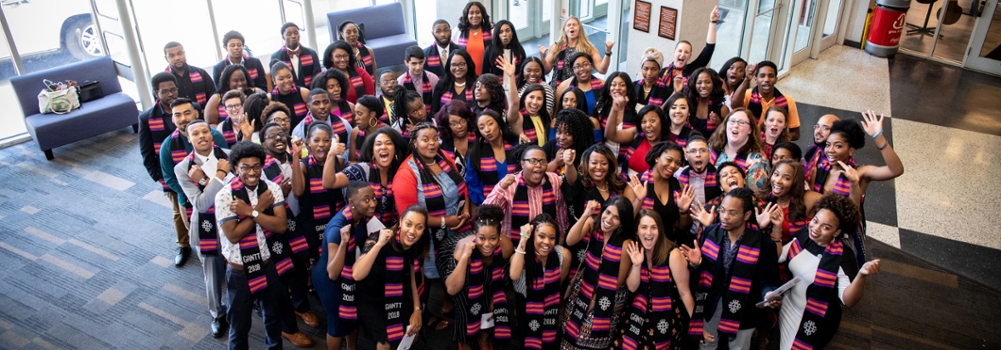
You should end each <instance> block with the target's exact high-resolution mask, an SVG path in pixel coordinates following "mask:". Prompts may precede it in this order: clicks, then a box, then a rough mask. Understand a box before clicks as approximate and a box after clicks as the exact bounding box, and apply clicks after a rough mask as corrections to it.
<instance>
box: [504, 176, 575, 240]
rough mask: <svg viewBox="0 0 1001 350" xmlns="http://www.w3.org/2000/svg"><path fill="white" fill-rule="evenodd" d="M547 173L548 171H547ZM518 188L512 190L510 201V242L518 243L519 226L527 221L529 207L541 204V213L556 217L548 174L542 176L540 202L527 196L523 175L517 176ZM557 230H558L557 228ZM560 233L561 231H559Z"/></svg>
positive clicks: (552, 191)
mask: <svg viewBox="0 0 1001 350" xmlns="http://www.w3.org/2000/svg"><path fill="white" fill-rule="evenodd" d="M547 174H548V173H547ZM517 185H518V188H516V189H515V190H514V198H513V200H512V201H511V242H514V244H518V242H519V241H521V226H522V225H524V224H527V223H529V222H530V221H531V220H532V218H531V217H529V212H530V211H531V209H530V208H531V207H533V206H534V207H538V206H539V205H541V206H542V211H541V212H542V213H546V214H549V215H552V216H553V217H556V191H557V190H556V189H553V184H552V183H551V182H549V176H548V175H546V176H543V178H542V183H541V184H539V186H542V203H531V201H530V200H529V198H528V185H526V184H525V176H524V175H523V174H522V175H520V176H518V181H517ZM557 231H558V230H557ZM561 235H562V233H561Z"/></svg>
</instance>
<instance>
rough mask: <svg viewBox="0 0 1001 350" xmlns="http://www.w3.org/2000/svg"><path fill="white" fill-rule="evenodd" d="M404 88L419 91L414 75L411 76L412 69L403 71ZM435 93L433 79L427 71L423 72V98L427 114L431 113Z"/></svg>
mask: <svg viewBox="0 0 1001 350" xmlns="http://www.w3.org/2000/svg"><path fill="white" fill-rule="evenodd" d="M403 88H405V89H408V90H414V91H417V88H416V86H415V85H414V80H413V77H412V76H410V71H409V70H408V71H407V72H406V73H403ZM433 94H434V87H433V86H431V79H429V78H428V75H427V73H424V74H421V99H422V100H424V109H425V110H426V111H427V114H428V115H430V114H431V95H433Z"/></svg>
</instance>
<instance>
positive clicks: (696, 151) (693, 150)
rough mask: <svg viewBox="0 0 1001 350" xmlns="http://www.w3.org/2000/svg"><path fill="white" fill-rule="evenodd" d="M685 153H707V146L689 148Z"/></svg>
mask: <svg viewBox="0 0 1001 350" xmlns="http://www.w3.org/2000/svg"><path fill="white" fill-rule="evenodd" d="M685 153H688V154H691V155H696V154H700V153H709V149H708V148H698V149H690V150H688V151H686V152H685Z"/></svg>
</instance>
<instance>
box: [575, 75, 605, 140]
mask: <svg viewBox="0 0 1001 350" xmlns="http://www.w3.org/2000/svg"><path fill="white" fill-rule="evenodd" d="M570 87H571V88H575V87H577V78H574V79H573V81H572V82H571V84H570ZM604 87H605V82H603V81H601V79H598V78H597V77H595V76H593V75H592V76H591V90H593V91H595V92H597V91H601V89H603V88H604ZM604 119H605V121H603V122H602V124H601V127H605V124H607V122H608V117H607V116H606V117H605V118H604Z"/></svg>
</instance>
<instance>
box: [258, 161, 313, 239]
mask: <svg viewBox="0 0 1001 350" xmlns="http://www.w3.org/2000/svg"><path fill="white" fill-rule="evenodd" d="M286 157H287V159H292V156H290V155H286ZM264 177H266V178H267V179H268V180H270V181H271V182H274V183H276V184H281V183H282V181H284V180H285V175H283V174H282V166H281V164H278V160H276V159H275V158H274V157H271V155H270V154H269V155H267V156H266V157H265V158H264ZM285 218H286V220H287V221H288V225H286V226H287V227H286V229H285V238H286V239H287V241H288V245H289V248H291V249H292V254H299V255H303V257H305V255H306V254H307V253H308V252H309V244H308V243H307V241H306V236H305V235H304V234H303V232H305V230H300V229H299V227H298V225H296V222H297V221H298V218H297V217H296V216H295V215H294V214H293V213H292V208H291V207H289V204H288V201H285Z"/></svg>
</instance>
